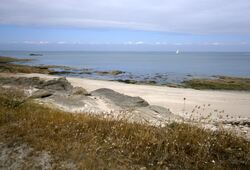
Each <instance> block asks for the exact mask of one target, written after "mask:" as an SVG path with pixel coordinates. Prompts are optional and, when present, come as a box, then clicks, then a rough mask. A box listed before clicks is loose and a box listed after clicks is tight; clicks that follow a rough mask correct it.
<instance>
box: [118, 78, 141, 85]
mask: <svg viewBox="0 0 250 170" xmlns="http://www.w3.org/2000/svg"><path fill="white" fill-rule="evenodd" d="M117 81H118V82H122V83H127V84H137V83H138V81H136V80H130V79H126V80H122V79H118V80H117Z"/></svg>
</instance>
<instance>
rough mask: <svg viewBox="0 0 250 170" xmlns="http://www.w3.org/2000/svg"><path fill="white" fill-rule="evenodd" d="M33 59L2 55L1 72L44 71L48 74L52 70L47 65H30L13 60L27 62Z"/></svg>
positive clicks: (43, 72)
mask: <svg viewBox="0 0 250 170" xmlns="http://www.w3.org/2000/svg"><path fill="white" fill-rule="evenodd" d="M31 60H32V59H17V58H12V57H2V56H0V72H1V73H42V74H48V73H50V72H51V71H50V70H49V69H48V68H47V67H35V66H28V65H19V64H13V63H12V62H26V61H31Z"/></svg>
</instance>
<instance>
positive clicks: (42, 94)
mask: <svg viewBox="0 0 250 170" xmlns="http://www.w3.org/2000/svg"><path fill="white" fill-rule="evenodd" d="M51 95H53V92H52V91H49V90H44V89H40V90H37V91H35V92H34V93H33V94H32V96H31V97H30V98H33V99H35V98H45V97H49V96H51Z"/></svg>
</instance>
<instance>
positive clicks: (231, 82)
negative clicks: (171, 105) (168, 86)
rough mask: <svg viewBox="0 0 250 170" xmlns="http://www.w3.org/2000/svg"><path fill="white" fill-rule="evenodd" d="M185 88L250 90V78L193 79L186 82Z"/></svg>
mask: <svg viewBox="0 0 250 170" xmlns="http://www.w3.org/2000/svg"><path fill="white" fill-rule="evenodd" d="M184 87H187V88H193V89H199V90H202V89H212V90H250V78H238V77H227V76H219V77H216V78H215V79H192V80H188V81H185V82H184Z"/></svg>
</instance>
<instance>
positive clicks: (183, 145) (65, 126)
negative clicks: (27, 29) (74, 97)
mask: <svg viewBox="0 0 250 170" xmlns="http://www.w3.org/2000/svg"><path fill="white" fill-rule="evenodd" d="M23 101H25V97H24V95H23V93H22V92H19V91H17V90H13V89H4V88H1V89H0V136H1V138H0V143H8V147H9V148H11V147H12V146H14V145H15V144H16V143H24V144H27V145H28V146H30V147H32V148H33V149H34V151H47V152H48V153H50V155H51V156H52V164H53V168H54V169H57V168H59V167H60V164H61V163H62V162H71V163H72V164H73V165H75V167H76V168H77V169H140V168H141V169H164V168H166V167H168V168H169V169H249V168H250V142H249V141H247V140H245V139H244V138H241V137H237V136H235V135H233V134H230V133H228V132H225V131H216V132H212V131H208V130H204V129H201V128H198V127H195V126H192V125H189V124H185V123H173V124H170V125H167V126H166V127H164V128H160V127H153V126H149V125H146V124H138V123H128V122H126V121H115V120H108V119H103V118H99V117H94V116H89V115H87V114H72V113H67V112H63V111H59V110H56V109H51V108H48V107H45V106H42V105H40V104H37V103H34V102H33V101H27V102H23ZM0 153H1V151H0Z"/></svg>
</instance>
